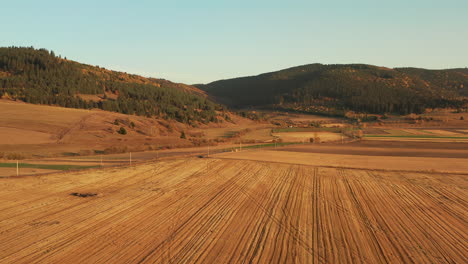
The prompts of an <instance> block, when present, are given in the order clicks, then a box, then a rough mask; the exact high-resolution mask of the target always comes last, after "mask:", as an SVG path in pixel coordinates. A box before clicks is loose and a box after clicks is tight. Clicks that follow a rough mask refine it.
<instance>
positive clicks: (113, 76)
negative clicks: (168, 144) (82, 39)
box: [0, 47, 224, 124]
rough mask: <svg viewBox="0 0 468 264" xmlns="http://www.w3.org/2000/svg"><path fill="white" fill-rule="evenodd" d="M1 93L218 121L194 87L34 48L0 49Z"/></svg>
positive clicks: (42, 101) (35, 101) (24, 98)
mask: <svg viewBox="0 0 468 264" xmlns="http://www.w3.org/2000/svg"><path fill="white" fill-rule="evenodd" d="M0 97H1V98H9V99H15V100H21V101H24V102H28V103H33V104H46V105H58V106H63V107H70V108H100V109H103V110H107V111H114V112H120V113H124V114H137V115H145V116H155V117H160V118H166V119H176V120H178V121H180V122H184V123H189V124H196V123H197V122H202V123H208V122H217V121H219V120H221V119H222V118H223V116H224V115H222V114H219V113H220V112H218V114H217V113H216V111H217V110H218V111H224V109H223V107H222V106H221V105H219V104H216V103H214V102H213V101H211V100H209V99H207V98H206V96H205V94H204V92H203V91H201V90H199V89H198V88H196V87H193V86H188V85H184V84H176V83H172V82H170V81H167V80H163V79H153V78H144V77H141V76H137V75H131V74H126V73H122V72H115V71H110V70H106V69H104V68H100V67H97V66H90V65H85V64H81V63H77V62H74V61H70V60H67V59H65V58H61V57H60V56H56V55H55V54H54V53H53V52H52V51H50V52H49V51H47V50H45V49H39V50H37V49H34V48H17V47H9V48H0Z"/></svg>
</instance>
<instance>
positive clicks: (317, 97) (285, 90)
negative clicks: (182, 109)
mask: <svg viewBox="0 0 468 264" xmlns="http://www.w3.org/2000/svg"><path fill="white" fill-rule="evenodd" d="M467 76H468V70H467V69H453V70H440V71H433V70H424V69H413V68H397V69H387V68H381V67H376V66H371V65H362V64H353V65H322V64H311V65H306V66H300V67H295V68H290V69H286V70H282V71H278V72H272V73H266V74H261V75H258V76H252V77H244V78H236V79H230V80H222V81H217V82H213V83H210V84H207V85H200V86H199V87H200V88H202V89H204V90H205V91H207V92H208V93H210V94H212V95H215V96H217V97H220V98H228V99H229V101H230V102H232V104H231V105H232V106H237V107H248V106H256V107H258V106H270V107H275V108H282V109H296V110H299V109H305V110H307V109H310V111H318V112H320V111H323V112H328V113H333V114H337V113H345V112H346V111H347V110H352V111H357V112H367V113H398V114H408V113H420V112H422V111H424V109H425V108H435V107H461V106H463V105H464V104H466V103H467V100H466V96H468V78H467ZM226 101H228V100H226ZM310 106H315V107H310ZM320 107H321V108H322V109H323V110H320Z"/></svg>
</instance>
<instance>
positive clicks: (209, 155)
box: [207, 145, 210, 157]
mask: <svg viewBox="0 0 468 264" xmlns="http://www.w3.org/2000/svg"><path fill="white" fill-rule="evenodd" d="M209 156H210V145H208V155H207V157H209Z"/></svg>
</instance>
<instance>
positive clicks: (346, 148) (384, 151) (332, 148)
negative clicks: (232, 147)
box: [276, 141, 468, 159]
mask: <svg viewBox="0 0 468 264" xmlns="http://www.w3.org/2000/svg"><path fill="white" fill-rule="evenodd" d="M369 143H370V144H369ZM377 143H381V144H377ZM385 143H387V144H385ZM392 143H393V144H392ZM401 143H405V142H399V141H396V142H392V141H386V142H376V141H357V142H352V143H347V144H305V145H294V146H286V147H282V148H278V149H276V150H278V151H290V152H303V153H324V154H346V155H364V156H395V157H434V158H466V159H468V144H467V143H435V142H428V143H426V142H407V143H410V144H406V145H405V144H401Z"/></svg>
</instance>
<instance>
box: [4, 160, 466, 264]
mask: <svg viewBox="0 0 468 264" xmlns="http://www.w3.org/2000/svg"><path fill="white" fill-rule="evenodd" d="M252 153H254V152H252ZM255 153H256V155H257V156H258V155H261V154H262V152H255ZM277 153H280V152H277ZM298 155H299V154H298ZM467 187H468V185H467V181H466V175H457V174H438V173H431V174H426V173H417V172H414V173H413V172H407V173H403V172H401V173H400V172H383V171H372V170H362V169H352V170H347V169H335V168H324V167H315V166H307V165H298V164H285V163H272V162H262V161H250V160H231V159H217V158H212V159H198V158H191V159H179V160H169V161H162V162H158V163H153V164H144V165H139V166H134V167H127V168H108V169H103V170H94V171H85V172H83V171H82V172H74V173H68V174H66V173H64V174H53V175H47V176H41V177H20V178H5V179H0V190H1V191H0V201H1V203H0V212H1V214H0V235H1V238H2V239H1V240H0V262H1V263H80V262H81V263H187V262H190V263H193V262H198V263H244V262H245V263H402V262H404V263H466V260H467V258H468V255H467V252H468V244H467V238H468V235H467V233H466V230H467V224H466V223H467V219H466V211H467V202H466V198H467V192H466V188H467ZM72 194H73V195H72Z"/></svg>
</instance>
